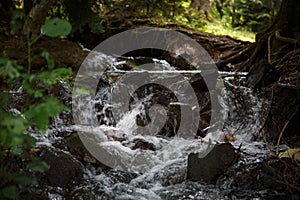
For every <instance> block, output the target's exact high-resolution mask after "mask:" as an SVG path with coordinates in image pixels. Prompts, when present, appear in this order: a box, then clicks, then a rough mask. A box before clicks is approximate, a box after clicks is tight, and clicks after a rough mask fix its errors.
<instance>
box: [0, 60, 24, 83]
mask: <svg viewBox="0 0 300 200" xmlns="http://www.w3.org/2000/svg"><path fill="white" fill-rule="evenodd" d="M21 69H22V66H20V65H18V64H17V62H16V61H15V60H9V59H7V58H0V77H3V78H6V79H7V78H8V79H14V78H18V77H19V76H20V73H19V71H20V70H21Z"/></svg>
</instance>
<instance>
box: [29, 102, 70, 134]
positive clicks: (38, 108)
mask: <svg viewBox="0 0 300 200" xmlns="http://www.w3.org/2000/svg"><path fill="white" fill-rule="evenodd" d="M66 109H67V108H66V107H65V106H64V105H63V104H61V103H60V102H59V101H58V99H56V98H55V97H52V96H50V97H47V98H46V100H45V101H44V102H43V103H39V104H35V105H31V106H30V107H29V110H28V111H27V112H25V113H24V115H25V117H26V118H28V119H31V120H32V121H33V125H35V126H36V127H37V129H38V130H40V131H45V130H47V128H48V125H49V120H50V117H55V116H57V115H58V114H59V113H60V112H61V111H62V110H66Z"/></svg>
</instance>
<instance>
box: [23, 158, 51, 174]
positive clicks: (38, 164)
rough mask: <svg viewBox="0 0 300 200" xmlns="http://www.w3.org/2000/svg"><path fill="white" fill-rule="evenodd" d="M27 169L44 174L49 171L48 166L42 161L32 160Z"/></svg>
mask: <svg viewBox="0 0 300 200" xmlns="http://www.w3.org/2000/svg"><path fill="white" fill-rule="evenodd" d="M27 168H28V169H31V170H32V171H34V172H44V171H46V170H48V169H49V165H48V164H47V163H45V162H43V161H40V160H36V159H34V160H32V161H31V162H30V163H28V165H27Z"/></svg>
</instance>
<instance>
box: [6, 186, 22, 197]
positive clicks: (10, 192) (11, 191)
mask: <svg viewBox="0 0 300 200" xmlns="http://www.w3.org/2000/svg"><path fill="white" fill-rule="evenodd" d="M2 194H3V195H4V196H5V197H6V198H9V199H16V198H17V197H18V196H19V193H18V189H17V187H16V186H15V185H10V186H7V187H5V188H3V189H2Z"/></svg>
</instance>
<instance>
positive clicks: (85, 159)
mask: <svg viewBox="0 0 300 200" xmlns="http://www.w3.org/2000/svg"><path fill="white" fill-rule="evenodd" d="M58 147H59V148H62V149H65V150H67V151H69V152H70V153H71V154H72V155H74V156H75V157H76V158H77V159H78V160H79V161H80V162H82V163H90V164H92V165H94V166H96V167H99V168H101V169H103V170H107V169H109V167H107V166H106V165H104V164H102V163H101V162H100V161H98V160H97V159H96V158H95V157H94V156H93V155H91V154H90V152H89V151H88V150H87V149H86V147H85V146H84V145H83V143H82V141H81V139H80V137H79V135H78V133H73V134H71V135H70V136H68V137H66V138H64V140H63V141H62V142H61V143H60V144H59V145H58Z"/></svg>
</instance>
